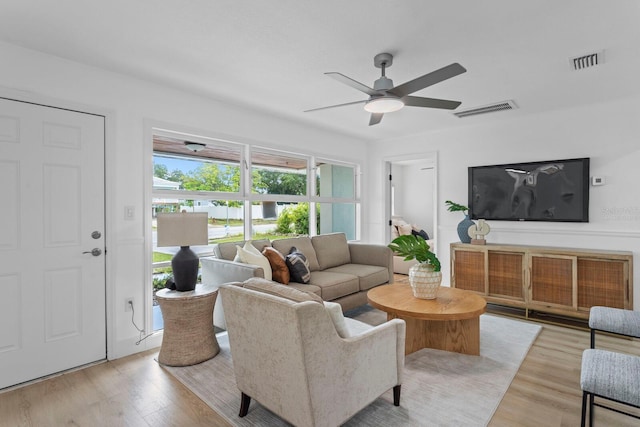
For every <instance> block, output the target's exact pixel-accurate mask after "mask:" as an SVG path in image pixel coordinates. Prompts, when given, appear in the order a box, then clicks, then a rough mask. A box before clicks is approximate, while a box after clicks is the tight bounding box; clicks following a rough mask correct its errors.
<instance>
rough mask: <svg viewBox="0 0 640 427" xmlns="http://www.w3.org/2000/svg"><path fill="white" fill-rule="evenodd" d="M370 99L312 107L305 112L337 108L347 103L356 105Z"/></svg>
mask: <svg viewBox="0 0 640 427" xmlns="http://www.w3.org/2000/svg"><path fill="white" fill-rule="evenodd" d="M367 101H368V100H367V99H365V100H363V101H353V102H346V103H344V104H337V105H329V106H328V107H320V108H312V109H311V110H304V111H303V112H304V113H310V112H311V111H319V110H327V109H329V108H336V107H344V106H346V105H355V104H364V103H365V102H367Z"/></svg>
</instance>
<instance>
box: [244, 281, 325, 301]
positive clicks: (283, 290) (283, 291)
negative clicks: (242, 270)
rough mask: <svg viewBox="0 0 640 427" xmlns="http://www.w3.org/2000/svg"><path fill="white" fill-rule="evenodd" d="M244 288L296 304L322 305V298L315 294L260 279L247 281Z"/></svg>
mask: <svg viewBox="0 0 640 427" xmlns="http://www.w3.org/2000/svg"><path fill="white" fill-rule="evenodd" d="M243 287H244V288H247V289H251V290H253V291H258V292H264V293H265V294H269V295H275V296H277V297H280V298H286V299H288V300H291V301H294V302H304V301H315V302H317V303H320V304H322V298H320V297H319V296H318V295H316V294H314V293H313V292H305V291H301V290H299V289H296V288H292V287H290V286H285V285H282V284H280V283H276V282H271V281H268V280H265V279H262V278H259V277H253V278H251V279H248V280H245V282H244V284H243Z"/></svg>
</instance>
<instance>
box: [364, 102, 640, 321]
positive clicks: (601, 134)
mask: <svg viewBox="0 0 640 427" xmlns="http://www.w3.org/2000/svg"><path fill="white" fill-rule="evenodd" d="M495 114H504V115H505V120H504V121H500V122H493V123H491V124H486V125H483V124H482V123H483V121H482V116H478V117H476V118H473V119H470V121H469V123H476V124H474V125H472V126H471V125H470V126H468V127H465V128H457V129H450V130H447V131H442V132H434V133H425V134H423V135H419V136H413V137H410V138H404V139H397V140H388V141H379V142H377V143H375V144H372V149H371V150H370V152H369V159H370V162H369V165H370V177H372V181H370V182H369V191H370V192H369V194H368V196H367V200H368V201H369V205H368V206H369V208H370V211H369V217H368V220H369V222H368V224H367V226H368V227H369V238H370V239H371V240H372V241H377V242H383V241H384V232H385V227H384V197H383V196H384V193H383V185H384V182H383V179H384V171H383V162H382V161H381V160H379V159H383V158H385V157H388V156H391V155H393V156H398V155H402V154H403V153H405V154H406V153H413V152H419V151H424V150H434V151H437V152H438V169H437V170H438V178H437V179H438V198H439V200H438V223H439V224H438V225H439V228H438V232H439V234H438V239H437V242H436V246H437V254H438V257H439V258H440V260H441V262H442V264H443V276H444V279H443V283H444V284H448V282H449V274H450V269H449V244H450V243H451V242H455V241H459V239H458V236H457V233H456V225H457V223H458V222H459V221H460V220H461V219H462V215H461V214H460V213H451V212H447V211H446V207H445V205H444V201H445V200H447V199H450V200H453V201H457V202H459V203H463V204H466V203H467V167H469V166H477V165H490V164H501V163H511V162H527V161H536V160H555V159H565V158H578V157H590V158H591V175H592V176H593V175H599V176H604V177H605V178H606V181H607V183H606V185H604V186H600V187H593V186H592V187H590V209H589V216H590V222H589V223H519V222H509V221H492V222H490V225H491V227H492V231H491V234H489V235H488V237H487V240H488V241H489V242H493V243H513V244H524V245H545V246H556V247H576V248H594V249H610V250H626V251H633V254H634V271H635V273H634V307H636V309H640V190H639V188H640V167H639V166H638V165H639V164H640V142H639V141H640V120H638V118H639V117H640V99H638V98H628V99H624V100H620V101H618V102H613V103H607V104H597V105H591V106H588V107H582V108H576V109H571V110H563V111H551V112H547V113H545V114H539V115H533V116H528V117H522V118H518V119H512V120H506V119H507V116H506V115H507V114H509V113H508V112H504V113H495ZM461 120H467V119H461ZM471 120H473V121H471ZM478 123H479V124H478ZM405 180H406V176H405Z"/></svg>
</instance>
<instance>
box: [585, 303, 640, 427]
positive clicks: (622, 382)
mask: <svg viewBox="0 0 640 427" xmlns="http://www.w3.org/2000/svg"><path fill="white" fill-rule="evenodd" d="M589 328H590V329H591V346H590V347H591V348H589V349H587V350H585V351H584V353H583V354H582V370H581V372H580V388H581V389H582V419H581V426H582V427H584V426H585V423H586V416H587V407H588V408H589V411H588V412H589V426H593V409H594V407H595V406H598V407H601V408H605V409H610V410H613V411H615V412H620V413H623V414H626V415H629V416H631V417H634V418H639V417H638V416H636V415H635V414H632V413H630V412H625V411H622V410H618V409H613V408H611V407H609V406H607V405H604V404H601V403H596V402H595V397H599V398H602V399H606V400H609V401H613V402H618V403H623V404H625V405H629V406H632V407H634V408H640V357H639V356H638V355H631V354H622V353H618V352H613V351H608V350H601V349H596V348H595V337H596V331H604V332H608V333H612V334H617V335H622V336H626V337H634V338H640V312H637V311H632V310H623V309H619V308H611V307H600V306H595V307H591V309H590V312H589Z"/></svg>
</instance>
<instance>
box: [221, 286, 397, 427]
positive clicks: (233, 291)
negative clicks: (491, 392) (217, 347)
mask: <svg viewBox="0 0 640 427" xmlns="http://www.w3.org/2000/svg"><path fill="white" fill-rule="evenodd" d="M238 285H240V286H238ZM241 285H242V284H226V285H223V286H221V288H220V296H221V299H222V304H223V307H224V311H225V313H226V320H227V330H228V333H229V343H230V347H231V357H232V359H233V367H234V370H235V376H236V383H237V385H238V388H239V390H240V392H241V404H240V417H243V416H245V415H246V414H247V413H248V410H249V405H250V403H251V399H252V398H253V399H254V400H255V401H257V402H258V403H259V404H261V405H263V406H264V407H266V408H267V409H269V410H270V411H272V412H274V413H275V414H277V415H278V416H280V417H282V418H283V419H285V420H286V421H288V422H290V423H292V424H293V425H296V426H337V425H340V424H342V423H344V422H345V421H347V420H348V419H349V418H351V417H352V416H353V415H355V414H356V413H357V412H359V411H360V410H361V409H363V408H364V407H365V406H367V405H369V404H370V403H371V402H373V401H374V400H376V399H377V398H378V397H379V396H380V395H381V394H383V393H384V392H386V391H387V390H389V389H391V388H393V394H394V405H396V406H399V404H400V386H401V382H402V370H403V367H404V341H405V323H404V321H402V320H399V319H394V320H391V321H389V322H386V323H384V324H382V325H379V326H376V327H371V326H369V325H366V324H364V323H362V322H358V321H356V320H353V319H349V318H344V319H343V321H344V324H343V325H342V326H343V327H344V326H346V327H347V332H345V331H344V329H342V332H341V333H342V335H343V336H347V337H346V338H341V336H340V335H339V334H338V331H337V329H336V326H335V325H334V321H335V318H334V320H332V318H331V317H330V314H329V310H327V309H325V305H324V304H323V303H322V302H321V301H317V300H314V298H309V300H307V301H304V300H305V299H308V298H307V296H308V294H307V296H303V298H302V299H296V298H297V297H299V295H293V298H292V299H293V300H297V301H303V302H296V301H293V300H292V299H287V298H285V297H281V296H275V295H273V294H274V293H276V292H273V291H272V289H269V290H267V291H268V292H269V293H264V292H260V291H256V290H252V289H247V288H245V287H242V286H241ZM268 286H271V285H268ZM278 286H282V287H284V288H287V287H286V286H284V285H278ZM286 292H287V293H288V294H287V297H291V293H292V292H299V293H301V294H306V293H305V292H301V291H298V290H296V289H293V288H289V289H288V290H286ZM316 298H317V297H316ZM338 313H339V315H340V316H342V312H341V311H340V310H338ZM334 315H335V313H334ZM340 329H341V328H339V330H340ZM390 410H391V408H390Z"/></svg>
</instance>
